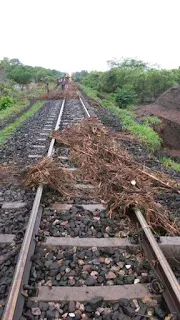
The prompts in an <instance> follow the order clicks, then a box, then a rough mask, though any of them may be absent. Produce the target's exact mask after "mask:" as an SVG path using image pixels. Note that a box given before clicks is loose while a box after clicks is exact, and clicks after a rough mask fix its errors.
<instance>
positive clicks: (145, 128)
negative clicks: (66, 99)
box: [80, 85, 162, 152]
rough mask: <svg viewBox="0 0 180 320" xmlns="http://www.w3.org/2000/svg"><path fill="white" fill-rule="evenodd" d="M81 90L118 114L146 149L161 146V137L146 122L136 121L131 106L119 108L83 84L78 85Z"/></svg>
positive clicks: (157, 148) (126, 128)
mask: <svg viewBox="0 0 180 320" xmlns="http://www.w3.org/2000/svg"><path fill="white" fill-rule="evenodd" d="M80 88H81V89H82V91H83V92H84V93H85V94H87V95H88V96H89V97H90V98H92V99H95V100H96V101H97V102H99V103H100V104H101V105H102V106H105V107H107V108H108V109H110V110H111V112H112V113H114V114H116V115H118V116H119V117H120V119H121V121H122V123H123V127H124V129H125V130H128V131H129V132H130V133H132V134H134V135H136V136H138V137H139V138H140V141H141V142H142V143H143V144H144V145H146V147H147V148H148V150H150V151H152V152H154V151H156V150H159V149H160V148H161V142H162V141H161V138H160V137H159V135H158V134H157V133H156V132H155V131H154V130H153V129H152V128H151V127H150V126H149V125H148V123H142V124H141V123H138V122H137V121H136V116H135V114H134V113H133V112H132V111H131V110H129V109H132V106H131V107H130V108H129V109H128V108H127V109H120V108H119V107H117V106H116V105H115V102H114V101H113V100H111V99H108V98H107V96H106V99H103V100H101V99H99V98H97V91H96V90H93V89H91V88H87V87H85V86H82V85H80ZM154 118H156V117H153V121H155V119H154Z"/></svg>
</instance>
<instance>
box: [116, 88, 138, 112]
mask: <svg viewBox="0 0 180 320" xmlns="http://www.w3.org/2000/svg"><path fill="white" fill-rule="evenodd" d="M135 98H136V94H135V92H134V90H133V89H131V88H118V89H117V90H116V95H115V101H116V102H117V104H118V106H119V107H120V108H126V107H127V106H128V105H132V104H134V103H135Z"/></svg>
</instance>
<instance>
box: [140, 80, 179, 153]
mask: <svg viewBox="0 0 180 320" xmlns="http://www.w3.org/2000/svg"><path fill="white" fill-rule="evenodd" d="M136 113H137V115H138V117H139V118H142V117H144V116H152V115H155V116H157V117H159V118H160V119H161V125H158V126H155V127H154V129H155V130H156V131H157V132H158V133H159V135H160V136H161V138H162V140H163V144H164V148H165V150H166V152H167V153H168V154H169V155H172V156H178V157H180V86H177V87H172V88H170V89H168V90H167V91H165V92H164V93H163V94H161V95H160V97H159V98H158V99H157V100H156V101H155V103H153V104H150V105H146V106H142V107H138V108H137V109H136Z"/></svg>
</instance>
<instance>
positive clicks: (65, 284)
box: [2, 100, 180, 320]
mask: <svg viewBox="0 0 180 320" xmlns="http://www.w3.org/2000/svg"><path fill="white" fill-rule="evenodd" d="M81 103H82V100H81ZM80 110H83V114H82V111H80ZM85 114H86V116H89V112H87V109H86V108H84V104H82V105H80V102H79V101H77V100H73V101H72V102H71V101H67V103H66V105H64V104H63V105H62V108H61V112H60V115H59V118H58V122H61V125H60V127H61V128H64V127H65V126H66V125H68V124H70V123H72V122H77V121H79V120H80V119H82V117H84V116H85ZM74 116H75V117H74ZM74 118H76V121H73V120H74ZM66 120H67V121H66ZM57 127H58V126H57ZM53 140H54V139H52V141H51V145H50V149H49V151H48V155H50V154H51V152H52V151H53V148H54V146H53V145H54V141H53ZM60 149H61V148H58V151H57V149H56V150H55V152H56V153H58V155H59V156H60V157H61V159H62V160H64V161H65V162H66V163H67V153H68V150H65V149H64V148H62V149H61V150H60ZM78 188H82V189H84V188H86V189H87V192H88V190H89V192H90V188H91V187H90V186H83V187H82V185H80V186H78ZM42 191H43V188H42V186H39V187H38V190H37V193H36V198H35V201H34V205H33V209H32V212H31V217H30V221H29V224H28V227H27V231H26V234H25V238H24V241H23V245H22V248H21V253H20V256H19V260H18V264H17V268H16V272H15V276H14V281H13V286H12V289H13V290H11V292H10V295H9V299H8V301H7V304H6V308H5V311H4V315H3V317H2V319H3V320H5V319H6V320H7V319H8V320H11V319H14V320H15V319H22V320H25V319H44V318H46V319H106V320H108V319H109V320H110V319H125V320H128V319H136V320H138V319H139V320H140V319H144V317H145V318H147V317H153V316H154V317H155V319H164V317H165V316H166V315H167V314H168V310H167V306H165V307H164V306H163V304H162V300H161V299H160V298H159V296H161V293H162V292H161V290H159V292H158V290H157V292H158V295H157V294H156V293H157V292H156V290H155V289H157V287H158V288H159V289H161V284H162V283H163V285H164V288H163V290H162V291H163V295H164V297H165V300H166V302H167V304H168V307H169V308H170V310H171V312H174V313H176V314H177V317H176V319H179V313H178V312H179V310H178V307H179V298H178V293H179V284H178V282H177V280H176V278H175V276H174V274H173V272H172V270H171V268H170V267H169V264H168V262H167V260H166V259H165V257H164V255H163V253H162V251H163V252H164V254H165V255H166V256H167V257H168V259H170V262H172V255H173V258H177V257H178V255H179V241H180V240H179V238H176V239H174V238H173V239H171V238H170V239H169V238H166V237H162V238H161V243H160V245H158V244H157V242H156V240H155V238H154V237H153V235H152V233H151V230H150V228H149V227H148V226H147V224H146V222H145V221H144V220H143V216H142V215H141V212H140V211H138V210H136V212H135V214H136V216H137V220H138V221H139V225H140V227H141V229H142V231H141V233H140V239H139V240H140V242H139V244H136V245H133V244H132V243H131V242H130V240H129V239H128V238H124V239H122V238H118V235H119V232H120V231H122V232H126V221H123V224H122V225H121V224H120V225H118V221H117V223H116V222H115V223H114V222H112V223H111V222H110V221H108V223H107V220H108V215H107V208H106V207H105V206H103V205H102V204H98V203H95V202H94V201H91V202H90V201H89V202H88V201H87V200H86V201H80V202H79V203H78V202H77V199H74V200H69V201H68V202H67V203H62V202H61V200H60V199H59V197H58V195H57V194H56V193H54V194H53V193H52V199H49V194H48V193H47V194H48V197H46V193H44V195H43V198H42V206H41V205H40V201H41V196H42ZM84 216H85V217H86V219H84ZM51 225H52V226H53V227H50V226H51ZM39 226H40V229H39ZM38 229H39V231H38ZM4 237H5V236H4ZM3 241H4V242H6V244H7V245H9V244H10V243H11V242H12V235H9V236H6V239H4V240H3ZM136 241H137V238H136ZM141 246H143V249H144V251H145V253H146V254H147V257H148V260H151V261H156V265H157V269H156V268H154V269H155V271H156V272H158V273H157V274H158V276H159V275H161V277H160V279H159V278H158V280H159V281H158V282H157V281H156V282H155V277H157V274H156V275H155V272H153V271H152V268H151V267H152V266H150V264H149V262H150V261H149V262H147V260H146V259H144V257H143V256H142V248H141ZM161 249H162V251H161ZM172 249H173V251H172ZM23 268H24V269H23ZM158 269H159V270H158ZM29 273H30V276H29ZM163 277H164V279H163ZM164 280H165V281H164ZM147 284H151V290H152V292H150V291H149V289H148V287H147ZM24 300H25V304H24V308H23V316H22V317H21V318H20V314H21V310H22V307H23V303H24ZM174 319H175V318H174Z"/></svg>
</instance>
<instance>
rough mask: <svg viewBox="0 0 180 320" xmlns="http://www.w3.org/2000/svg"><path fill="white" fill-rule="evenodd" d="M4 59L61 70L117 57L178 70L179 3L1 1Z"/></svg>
mask: <svg viewBox="0 0 180 320" xmlns="http://www.w3.org/2000/svg"><path fill="white" fill-rule="evenodd" d="M0 12H1V15H0V30H1V32H0V59H1V58H3V57H5V56H6V57H8V58H19V59H20V61H21V62H23V63H24V64H29V65H32V66H37V65H38V66H44V67H47V68H54V69H58V70H61V71H69V72H71V71H77V70H82V69H86V70H106V69H107V60H110V59H112V58H113V57H116V58H120V57H122V56H124V57H137V58H139V59H142V60H144V61H146V62H150V63H158V64H159V65H161V66H162V67H165V68H174V67H178V66H179V65H180V41H179V31H180V18H179V12H180V1H179V0H51V1H50V0H0Z"/></svg>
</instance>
